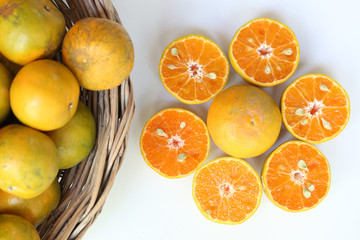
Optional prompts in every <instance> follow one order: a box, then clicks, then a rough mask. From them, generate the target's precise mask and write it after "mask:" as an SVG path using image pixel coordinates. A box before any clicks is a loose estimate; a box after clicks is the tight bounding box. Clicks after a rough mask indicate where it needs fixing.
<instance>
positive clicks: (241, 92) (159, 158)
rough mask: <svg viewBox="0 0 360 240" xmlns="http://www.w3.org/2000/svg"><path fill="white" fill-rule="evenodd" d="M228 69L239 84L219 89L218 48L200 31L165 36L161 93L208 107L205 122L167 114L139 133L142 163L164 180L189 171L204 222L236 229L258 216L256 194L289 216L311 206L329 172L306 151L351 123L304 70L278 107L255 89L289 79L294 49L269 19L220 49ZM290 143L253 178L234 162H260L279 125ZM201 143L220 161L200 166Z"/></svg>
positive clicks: (333, 94)
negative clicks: (214, 151) (172, 37)
mask: <svg viewBox="0 0 360 240" xmlns="http://www.w3.org/2000/svg"><path fill="white" fill-rule="evenodd" d="M229 59H230V63H231V66H232V67H233V69H234V70H235V71H236V72H237V73H238V74H239V75H240V76H241V77H242V78H243V79H244V80H246V81H247V82H248V84H247V85H236V86H231V87H228V88H227V89H225V90H224V88H225V86H226V83H227V79H228V76H229V69H230V63H229V61H228V60H227V57H226V56H225V54H224V53H223V51H222V50H221V49H220V47H219V46H218V45H217V44H216V43H215V42H213V41H212V40H210V39H208V38H206V37H204V36H200V35H196V34H194V35H188V36H184V37H181V38H178V39H176V40H174V41H173V42H172V43H170V44H169V45H168V46H167V47H166V48H165V50H164V52H163V54H162V57H161V59H160V63H159V73H160V79H161V81H162V83H163V85H164V87H165V89H166V90H167V91H168V92H169V93H171V94H172V95H173V96H174V97H176V98H177V99H178V100H180V101H181V102H183V103H187V104H199V103H204V102H208V101H210V100H211V101H212V102H211V104H210V107H209V109H208V113H207V121H206V123H205V122H204V121H202V120H201V119H200V118H199V117H197V116H196V115H195V114H193V113H192V112H190V111H187V110H184V109H179V108H169V109H164V110H162V111H160V112H159V113H157V114H155V115H154V116H153V117H151V118H150V119H149V120H148V121H147V123H146V124H145V126H144V128H143V131H142V133H141V136H140V150H141V153H142V155H143V157H144V159H145V161H146V163H147V164H148V165H149V166H150V167H151V168H152V169H154V170H155V171H156V172H158V173H160V174H161V175H163V176H165V177H168V178H179V177H184V176H188V175H190V174H192V173H195V174H194V179H193V186H192V190H193V198H194V200H195V203H196V205H197V206H198V208H199V210H200V212H201V213H202V214H203V215H204V216H205V217H206V218H207V219H209V220H212V221H215V222H219V223H225V224H239V223H242V222H244V221H246V220H247V219H249V218H250V217H251V216H252V215H253V214H254V213H255V211H256V210H257V208H258V206H259V204H260V199H261V196H262V192H263V188H264V190H265V193H266V194H267V196H268V197H269V199H270V200H271V201H272V202H273V203H274V204H275V205H276V206H278V207H280V208H281V209H284V210H286V211H290V212H300V211H305V210H309V209H311V208H313V207H315V206H317V205H318V204H319V203H320V202H321V201H322V200H323V199H324V198H325V196H326V195H327V193H328V191H329V187H330V178H331V177H330V166H329V162H328V161H327V159H326V157H325V156H324V155H323V154H322V153H321V152H320V151H319V150H318V149H317V148H316V147H315V146H314V145H313V144H319V143H323V142H326V141H328V140H330V139H332V138H334V137H335V136H337V135H338V134H339V133H340V132H341V131H342V130H343V129H344V127H345V126H346V124H347V122H348V120H349V117H350V102H349V98H348V96H347V93H346V92H345V90H344V89H343V88H342V86H341V85H340V84H339V83H338V82H336V81H335V80H333V79H332V78H330V77H329V76H326V75H323V74H316V73H315V74H313V73H311V74H307V75H304V76H302V77H300V78H298V79H296V80H295V81H293V82H292V83H291V84H290V85H289V86H288V87H287V88H286V89H285V91H284V92H283V95H282V98H281V102H280V108H279V106H278V105H277V103H276V102H275V101H274V100H273V98H272V97H271V96H270V95H269V94H267V93H266V92H265V91H264V90H262V89H261V88H260V87H273V86H275V85H278V84H281V83H283V82H285V81H287V80H288V79H290V78H291V76H292V75H293V74H294V72H295V71H296V69H297V67H298V63H299V59H300V47H299V43H298V41H297V38H296V36H295V34H294V32H293V31H292V30H291V29H290V28H289V27H287V26H286V25H284V24H282V23H280V22H278V21H275V20H273V19H269V18H258V19H254V20H252V21H250V22H248V23H246V24H244V25H243V26H242V27H240V28H239V30H238V31H237V32H236V33H235V35H234V36H233V38H232V41H231V43H230V46H229ZM282 124H284V125H285V127H286V128H287V129H288V131H289V132H290V133H291V134H292V135H293V136H294V137H295V138H297V139H298V140H293V141H289V142H286V143H283V144H282V145H280V146H279V147H277V148H276V149H275V150H274V151H273V152H272V153H271V154H270V155H269V156H268V157H267V160H266V161H265V162H264V164H263V169H262V173H261V178H260V177H259V175H258V174H257V172H256V171H255V170H254V169H253V168H252V167H251V166H250V165H249V164H248V163H247V162H246V161H244V160H242V158H251V157H255V156H259V155H261V154H263V153H265V152H266V151H267V150H269V149H270V148H271V147H272V146H273V145H274V144H275V143H276V141H277V139H278V136H279V133H280V129H281V125H282ZM210 137H211V138H212V140H213V142H214V143H215V145H216V146H217V147H219V148H220V149H221V150H222V151H223V152H224V153H225V154H227V155H228V156H224V157H221V158H218V159H215V160H212V161H209V162H207V163H205V164H203V163H204V162H205V161H206V159H207V157H208V154H209V149H210V147H209V145H210Z"/></svg>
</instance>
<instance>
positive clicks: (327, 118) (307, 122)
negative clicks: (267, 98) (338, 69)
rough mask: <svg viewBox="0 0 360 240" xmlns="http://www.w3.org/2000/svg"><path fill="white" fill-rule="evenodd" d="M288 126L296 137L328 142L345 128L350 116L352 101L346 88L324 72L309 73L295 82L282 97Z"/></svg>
mask: <svg viewBox="0 0 360 240" xmlns="http://www.w3.org/2000/svg"><path fill="white" fill-rule="evenodd" d="M281 112H282V117H283V122H284V125H285V126H286V128H287V129H288V130H289V131H290V132H291V133H292V135H294V136H295V137H296V138H298V139H300V140H303V141H306V142H310V143H315V144H316V143H322V142H326V141H328V140H330V139H332V138H334V137H335V136H337V135H338V134H340V132H341V131H342V130H343V129H344V128H345V126H346V124H347V122H348V121H349V118H350V100H349V97H348V95H347V93H346V91H345V89H344V88H343V87H342V86H341V85H340V84H339V83H337V82H336V81H335V80H333V79H332V78H330V77H328V76H326V75H323V74H307V75H304V76H302V77H300V78H298V79H296V80H295V81H294V82H292V83H291V84H290V85H289V86H288V87H287V88H286V89H285V90H284V93H283V95H282V98H281Z"/></svg>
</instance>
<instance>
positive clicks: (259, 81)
mask: <svg viewBox="0 0 360 240" xmlns="http://www.w3.org/2000/svg"><path fill="white" fill-rule="evenodd" d="M229 58H230V62H231V64H232V66H233V67H234V69H235V70H236V72H238V73H239V74H240V76H241V77H242V78H243V79H244V80H246V81H248V82H249V83H252V84H255V85H257V86H262V87H270V86H274V85H277V84H280V83H282V82H285V81H286V80H287V79H289V78H290V77H291V76H292V74H293V73H294V72H295V70H296V68H297V66H298V63H299V59H300V49H299V43H298V41H297V39H296V36H295V34H294V32H293V31H292V30H291V29H290V28H289V27H288V26H286V25H284V24H282V23H280V22H278V21H275V20H273V19H270V18H257V19H254V20H252V21H250V22H248V23H246V24H245V25H243V26H242V27H241V28H240V29H239V30H238V31H237V32H236V33H235V35H234V37H233V39H232V41H231V43H230V48H229Z"/></svg>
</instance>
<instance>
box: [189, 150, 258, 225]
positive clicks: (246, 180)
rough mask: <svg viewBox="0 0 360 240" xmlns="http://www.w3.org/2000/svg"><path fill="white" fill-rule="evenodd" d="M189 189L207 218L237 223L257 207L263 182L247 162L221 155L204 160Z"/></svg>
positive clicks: (245, 218) (249, 215) (242, 220)
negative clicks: (221, 156) (207, 160)
mask: <svg viewBox="0 0 360 240" xmlns="http://www.w3.org/2000/svg"><path fill="white" fill-rule="evenodd" d="M192 191H193V197H194V200H195V203H196V205H197V207H198V208H199V210H200V212H201V213H202V214H203V215H204V216H205V217H206V218H207V219H209V220H211V221H214V222H218V223H224V224H239V223H242V222H245V221H246V220H248V219H249V218H250V217H251V216H252V215H253V214H254V213H255V211H256V210H257V208H258V206H259V204H260V200H261V195H262V185H261V181H260V178H259V176H258V174H257V173H256V172H255V170H254V169H253V168H252V167H251V166H250V165H249V164H248V163H247V162H245V161H244V160H241V159H238V158H234V157H223V158H218V159H215V160H212V161H210V162H207V163H205V164H204V165H203V166H202V167H201V168H200V169H199V170H197V171H196V173H195V176H194V180H193V187H192Z"/></svg>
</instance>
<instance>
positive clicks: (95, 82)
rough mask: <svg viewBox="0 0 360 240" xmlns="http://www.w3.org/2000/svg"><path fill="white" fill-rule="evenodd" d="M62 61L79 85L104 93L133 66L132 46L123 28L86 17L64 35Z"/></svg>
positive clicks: (117, 24) (114, 85)
mask: <svg viewBox="0 0 360 240" xmlns="http://www.w3.org/2000/svg"><path fill="white" fill-rule="evenodd" d="M62 57H63V62H64V63H65V65H67V66H68V67H69V68H70V69H71V71H73V72H74V74H75V76H76V77H77V78H78V80H79V83H80V86H83V87H84V88H86V89H90V90H105V89H110V88H113V87H116V86H118V85H120V84H121V83H122V82H123V81H124V80H125V79H126V77H127V76H128V75H129V74H130V72H131V70H132V67H133V64H134V47H133V44H132V41H131V39H130V36H129V34H128V33H127V31H126V30H125V28H124V27H123V26H122V25H121V24H119V23H116V22H114V21H111V20H108V19H103V18H85V19H82V20H80V21H78V22H77V23H75V24H74V25H73V26H72V27H71V28H70V30H69V31H68V32H67V33H66V35H65V37H64V41H63V45H62Z"/></svg>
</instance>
